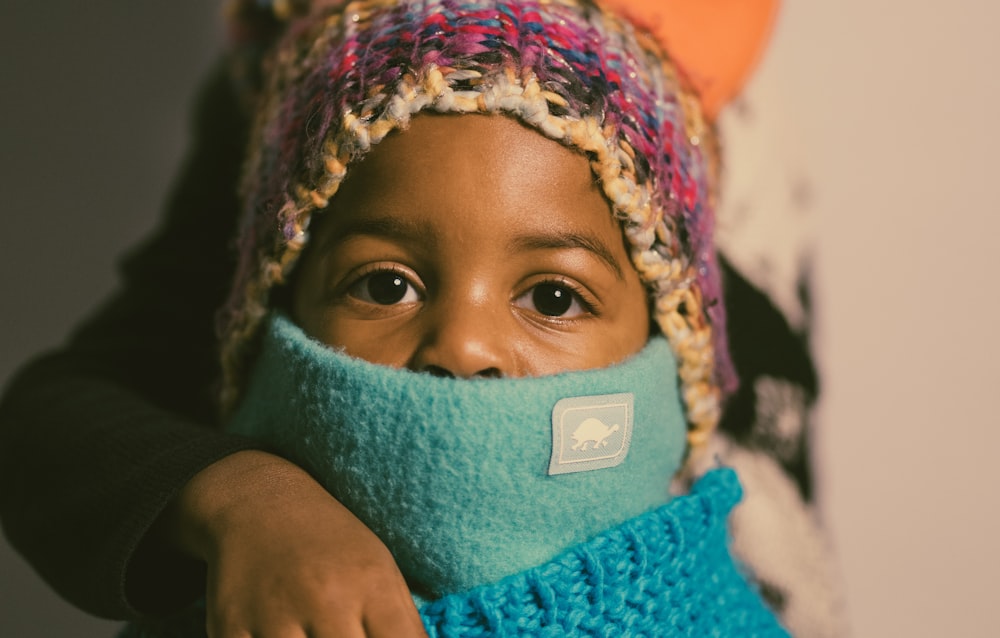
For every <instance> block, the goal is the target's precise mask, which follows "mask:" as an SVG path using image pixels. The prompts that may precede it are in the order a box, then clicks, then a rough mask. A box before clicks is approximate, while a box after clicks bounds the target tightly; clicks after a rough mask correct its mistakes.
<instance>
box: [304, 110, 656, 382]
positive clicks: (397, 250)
mask: <svg viewBox="0 0 1000 638" xmlns="http://www.w3.org/2000/svg"><path fill="white" fill-rule="evenodd" d="M316 222H317V224H316V225H315V226H314V231H315V232H314V234H313V237H312V239H311V240H310V244H309V247H308V249H307V251H306V254H305V255H304V256H303V259H302V262H301V263H300V264H299V267H298V268H299V270H298V271H297V276H296V280H295V284H294V288H293V314H294V316H295V319H296V321H297V322H298V323H299V325H301V326H302V328H303V329H304V330H305V331H306V332H307V333H309V334H310V335H312V336H313V337H315V338H317V339H319V340H321V341H323V342H325V343H328V344H330V345H332V346H337V347H340V348H343V349H344V350H345V351H346V352H347V353H348V354H350V355H353V356H355V357H360V358H362V359H367V360H368V361H372V362H375V363H380V364H385V365H390V366H394V367H406V368H409V369H412V370H417V371H427V372H432V373H435V374H442V375H451V376H456V377H474V376H487V377H490V376H506V377H517V376H535V375H543V374H553V373H556V372H561V371H567V370H583V369H587V368H598V367H604V366H607V365H610V364H612V363H616V362H618V361H621V360H623V359H625V358H627V357H628V356H629V355H631V354H633V353H635V352H638V351H639V350H640V349H641V348H642V347H643V345H644V344H645V343H646V340H647V339H648V336H649V311H648V308H647V302H646V292H645V289H644V288H643V286H642V284H641V282H640V281H639V277H638V274H637V273H636V271H635V270H634V269H633V268H632V266H631V264H630V262H629V259H628V256H627V253H626V251H625V247H624V241H623V238H622V234H621V231H620V229H619V226H618V223H617V222H615V221H614V219H613V218H612V216H611V212H610V207H609V205H608V203H607V201H606V200H605V199H604V197H603V196H602V194H601V192H600V190H599V188H598V186H597V185H595V183H594V180H593V177H592V173H591V171H590V167H589V165H588V161H587V159H586V158H585V157H583V156H582V155H580V154H578V153H576V152H573V151H571V150H569V149H567V148H565V147H563V146H561V145H560V144H558V143H556V142H554V141H552V140H549V139H547V138H545V137H543V136H542V135H541V134H539V133H536V132H534V131H531V130H530V129H527V128H525V127H524V126H522V125H520V124H518V123H516V122H514V121H512V120H510V119H507V118H504V117H500V116H483V115H448V116H440V115H420V116H417V117H415V118H414V120H413V121H412V123H411V126H410V128H409V130H407V131H406V132H403V133H395V134H392V135H390V136H389V137H387V138H386V139H385V140H383V141H382V142H380V143H379V144H377V145H376V146H375V147H374V148H373V149H372V151H371V152H370V153H369V154H368V155H367V156H366V158H365V159H364V160H363V161H362V162H361V163H359V164H358V165H356V166H353V167H352V168H351V170H350V172H349V176H348V178H347V180H346V181H345V182H344V184H343V185H342V186H341V188H340V191H339V192H338V193H337V195H336V197H335V198H334V201H333V203H332V204H331V209H330V210H327V211H325V212H323V213H322V215H321V217H317V219H316Z"/></svg>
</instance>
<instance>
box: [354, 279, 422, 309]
mask: <svg viewBox="0 0 1000 638" xmlns="http://www.w3.org/2000/svg"><path fill="white" fill-rule="evenodd" d="M347 292H348V294H349V295H351V296H352V297H354V298H356V299H360V300H361V301H365V302H368V303H373V304H378V305H380V306H392V305H395V304H399V303H412V302H415V301H420V293H419V292H418V291H417V289H416V287H414V285H413V284H411V283H410V281H409V280H408V279H407V278H406V276H405V275H403V274H401V273H399V272H396V271H394V270H380V271H377V272H373V273H370V274H368V275H365V276H363V277H361V278H360V279H358V280H357V281H356V282H354V283H353V284H351V287H350V288H348V290H347Z"/></svg>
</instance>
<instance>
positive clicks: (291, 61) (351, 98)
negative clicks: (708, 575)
mask: <svg viewBox="0 0 1000 638" xmlns="http://www.w3.org/2000/svg"><path fill="white" fill-rule="evenodd" d="M261 4H268V3H261V2H249V0H247V2H243V3H238V4H237V7H238V8H241V11H240V12H237V15H238V16H243V17H246V16H247V15H252V16H253V15H257V16H259V13H257V12H256V10H255V9H254V7H255V6H256V5H261ZM618 4H620V3H618ZM267 8H268V9H269V10H270V11H271V12H272V13H270V14H268V17H267V20H268V21H270V22H269V23H267V24H265V26H267V27H268V28H272V27H274V26H275V25H277V26H278V27H279V30H280V35H279V37H278V40H277V42H276V43H275V44H274V46H273V48H272V49H271V51H270V53H269V54H268V56H267V57H266V58H265V61H264V65H263V67H262V68H263V78H264V83H263V84H262V88H261V90H260V93H259V94H258V95H257V96H256V107H257V123H256V128H255V131H254V133H253V135H252V138H251V149H250V154H249V157H248V161H247V164H246V167H245V174H244V185H243V198H244V206H245V208H244V223H243V228H242V236H241V243H240V263H239V268H238V272H237V277H236V280H235V283H234V287H233V290H232V293H231V297H230V300H229V304H228V306H227V309H226V313H225V316H224V323H223V366H224V373H225V375H226V377H225V379H224V396H223V402H224V405H228V406H232V405H233V404H234V403H235V401H236V399H237V398H238V395H239V392H240V390H241V385H242V382H243V377H244V375H245V372H246V368H247V366H248V362H249V360H250V358H251V357H252V353H253V349H254V345H253V344H254V342H255V337H256V335H257V333H258V332H259V328H260V326H261V320H262V319H263V317H264V316H265V314H266V313H267V310H268V305H269V296H270V293H271V291H272V290H273V289H274V288H275V286H278V285H280V284H283V283H285V282H286V281H287V278H288V276H289V274H290V273H291V271H292V269H293V268H294V266H295V263H296V260H297V259H298V257H299V256H300V254H301V253H302V250H303V248H304V246H305V244H306V242H307V241H308V238H309V233H308V228H309V224H310V221H311V219H312V217H313V215H314V214H320V215H321V214H325V212H324V211H325V209H326V208H327V206H328V205H329V204H330V201H331V199H332V198H333V196H334V194H335V193H336V192H337V189H338V187H339V186H340V184H341V183H342V181H343V180H344V178H345V176H346V174H347V173H348V172H349V171H350V166H351V165H352V163H354V162H357V161H358V160H359V159H360V158H362V157H363V156H364V155H365V154H366V153H367V152H368V151H369V150H370V149H371V148H372V146H373V145H374V144H377V143H378V142H379V141H380V140H382V139H383V138H384V137H385V136H386V135H387V134H389V133H390V132H392V131H394V130H400V129H405V128H406V127H407V125H408V123H409V121H410V118H411V117H413V116H414V115H415V114H417V113H419V112H421V111H430V112H438V113H494V114H503V115H506V116H508V117H512V118H515V119H517V120H519V121H520V122H522V123H523V124H525V125H527V126H529V127H532V128H534V129H536V130H537V131H538V132H539V133H540V134H542V135H544V136H546V137H548V138H551V139H553V140H556V141H558V142H560V143H562V144H564V145H566V146H568V147H570V148H573V149H576V150H578V151H579V152H581V153H583V154H585V155H586V156H587V157H588V159H589V160H590V166H591V169H592V171H593V173H594V176H595V178H596V179H597V181H598V182H599V185H600V187H601V189H602V191H603V193H604V195H605V197H606V198H607V200H608V202H609V203H610V205H611V208H612V211H613V214H614V216H615V217H616V218H617V219H618V220H620V222H621V225H622V229H623V233H624V236H625V238H626V240H627V246H628V248H629V251H630V256H631V260H632V263H633V265H634V267H635V269H636V270H637V271H638V273H639V276H640V279H641V280H642V282H643V283H644V285H645V286H646V288H647V290H648V291H649V293H650V300H651V302H650V306H651V311H652V315H653V318H654V320H655V322H656V324H657V325H658V326H659V328H660V329H661V330H662V332H663V334H664V335H665V336H666V337H667V339H668V341H669V343H670V345H671V348H672V349H673V352H674V354H675V355H676V357H677V362H678V369H679V376H680V385H681V391H682V397H683V400H684V403H685V407H686V410H687V417H688V421H689V426H690V430H689V442H690V443H691V445H692V446H697V445H699V444H701V443H702V442H704V440H705V439H706V438H707V436H708V435H709V433H710V432H711V431H712V429H713V428H714V427H715V425H716V423H717V422H718V419H719V413H720V401H721V397H722V396H723V394H725V393H726V392H728V391H730V390H731V389H732V388H733V387H734V385H735V374H734V372H733V369H732V365H731V362H730V360H729V355H728V352H727V348H726V339H725V315H724V310H723V307H722V303H721V302H722V298H721V291H720V284H719V272H718V266H717V264H716V258H715V252H714V248H713V244H712V228H713V206H714V195H713V193H714V187H715V186H714V179H715V172H716V169H715V165H714V162H715V150H716V149H715V146H714V137H713V131H712V128H711V127H710V126H709V125H707V124H706V123H705V121H704V120H703V118H702V114H701V110H700V107H699V104H698V100H697V98H696V97H695V95H694V93H693V91H692V90H691V88H690V87H689V86H688V84H687V83H686V81H685V80H684V78H683V76H682V74H681V73H680V72H679V71H678V69H677V67H676V65H675V64H674V63H672V62H671V61H670V59H669V58H668V57H667V55H666V54H665V53H664V52H663V50H662V49H661V48H660V47H659V46H658V45H657V43H656V41H655V40H654V38H652V37H650V36H649V34H648V33H646V32H643V31H639V30H637V29H636V28H634V27H633V26H632V23H630V22H628V21H626V20H625V19H623V18H621V17H619V16H618V15H617V14H615V13H613V12H612V11H611V10H609V9H605V8H602V7H601V6H600V4H599V3H598V2H595V1H592V0H355V1H353V2H346V1H344V0H314V1H313V2H308V1H301V2H294V1H291V0H289V1H285V2H278V1H275V2H273V3H272V4H270V5H269V6H268V7H267ZM283 23H284V26H282V24H283ZM240 24H242V25H243V27H244V29H243V31H241V33H243V34H244V35H245V34H246V29H245V26H246V25H247V24H249V23H248V22H246V21H245V20H244V21H243V22H241V23H240Z"/></svg>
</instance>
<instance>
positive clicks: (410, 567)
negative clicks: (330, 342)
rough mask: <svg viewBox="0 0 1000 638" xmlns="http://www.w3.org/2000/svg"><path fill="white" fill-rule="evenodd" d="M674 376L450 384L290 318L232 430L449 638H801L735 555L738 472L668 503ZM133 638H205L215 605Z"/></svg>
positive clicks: (614, 372) (633, 373)
mask: <svg viewBox="0 0 1000 638" xmlns="http://www.w3.org/2000/svg"><path fill="white" fill-rule="evenodd" d="M674 374H675V372H674V369H673V360H672V357H671V355H670V351H669V349H668V348H667V346H666V344H665V343H663V342H662V341H661V340H659V339H654V340H653V341H651V342H650V344H649V345H648V346H647V347H646V348H645V349H644V350H643V351H642V352H641V353H639V354H638V355H636V356H635V357H633V358H632V359H630V360H629V361H626V362H625V363H624V364H622V365H619V366H615V367H612V368H608V369H605V370H593V371H585V372H574V373H570V374H563V375H557V376H553V377H543V378H533V379H513V380H496V379H491V380H483V381H461V380H452V379H439V378H435V377H431V376H429V375H422V374H416V373H412V372H406V371H402V370H392V369H389V368H385V367H382V366H376V365H372V364H369V363H365V362H363V361H358V360H355V359H351V358H349V357H346V356H344V355H343V354H339V353H336V352H333V351H331V350H330V349H328V348H326V347H325V346H322V345H320V344H318V343H316V342H313V341H311V340H309V339H308V338H307V337H306V336H305V335H304V334H303V333H302V332H301V331H300V330H299V329H298V328H296V327H295V326H294V325H293V324H291V323H290V322H289V321H288V320H287V319H284V318H282V317H273V318H272V319H271V320H270V323H269V326H268V330H267V333H266V336H265V338H264V343H263V350H262V354H261V357H260V359H259V361H258V365H257V368H256V369H255V371H254V374H253V379H252V381H251V384H250V387H249V391H248V393H247V398H246V400H245V402H244V404H243V406H242V407H241V409H240V410H239V412H238V413H237V414H236V416H235V418H234V419H233V421H232V423H231V424H230V427H231V429H233V430H236V431H240V432H245V433H248V434H251V435H253V436H259V437H261V438H264V439H266V440H267V441H270V442H271V443H272V444H273V445H274V446H276V447H277V448H279V449H281V450H283V451H284V453H286V454H287V455H288V456H289V457H290V458H292V459H293V460H295V461H296V462H297V463H300V464H301V465H302V466H303V467H306V468H308V469H309V470H310V471H311V472H313V474H314V476H316V477H317V478H319V479H320V480H321V481H322V482H323V483H324V484H325V485H326V487H327V489H328V490H330V491H331V492H332V493H333V494H334V495H335V496H337V497H338V498H339V499H340V500H341V501H343V502H344V503H345V504H347V505H348V507H350V508H351V509H352V510H353V511H354V512H355V513H356V514H358V515H359V516H360V517H361V518H362V520H364V521H365V522H366V523H367V524H368V525H369V526H370V527H371V528H372V529H373V530H375V531H376V532H377V533H378V534H379V535H380V536H381V537H382V539H383V540H384V541H385V542H386V544H387V545H388V546H389V548H390V549H391V550H392V551H393V553H394V555H395V556H396V560H397V562H398V563H399V565H400V568H401V569H402V570H403V573H404V574H406V576H407V578H408V579H409V580H410V582H411V583H412V584H413V586H414V587H415V588H416V589H417V590H418V591H419V592H421V593H425V595H427V596H429V597H432V598H434V599H433V600H430V601H426V602H425V601H419V600H418V605H419V607H420V616H421V618H422V620H423V622H424V626H425V628H426V629H427V632H428V634H429V636H430V637H431V638H473V637H482V638H487V637H491V638H514V637H525V638H527V637H532V638H546V637H548V638H557V637H558V638H584V637H589V636H615V637H617V636H657V637H664V638H668V637H681V636H720V637H727V638H742V637H744V636H758V637H767V638H771V637H774V638H787V637H788V634H787V633H786V632H785V631H784V630H783V629H782V628H781V626H780V625H779V624H778V622H777V620H776V619H775V617H774V615H773V614H772V613H771V612H770V611H769V610H768V609H767V607H766V606H765V605H764V603H763V601H762V599H761V597H760V595H759V594H758V592H756V591H755V590H754V589H753V588H752V587H751V586H750V585H749V584H748V582H747V580H746V579H745V578H744V577H743V575H742V574H741V573H740V570H739V568H738V566H737V565H736V563H735V562H734V561H733V559H732V557H731V555H730V553H729V547H728V538H727V530H726V518H727V516H728V514H729V512H730V510H731V509H732V508H733V506H734V505H735V504H736V503H737V502H738V501H739V499H740V487H739V482H738V481H737V479H736V475H735V473H734V472H733V471H732V470H729V469H725V468H723V469H717V470H713V471H712V472H709V473H708V474H706V475H705V476H704V477H703V478H701V479H700V480H699V481H698V482H697V483H696V484H695V485H694V487H693V488H692V490H691V493H690V494H686V495H684V496H678V497H676V498H674V499H672V500H670V501H669V502H667V503H666V504H664V502H665V501H667V497H666V494H665V486H666V483H667V481H668V480H669V478H670V477H671V475H672V474H673V473H674V471H675V470H676V468H677V466H678V464H679V463H680V459H681V456H682V450H683V445H684V421H683V419H682V418H681V412H680V402H679V401H678V398H677V395H676V392H675V391H674V390H673V388H674V383H675V380H674ZM630 393H631V395H632V397H631V398H630V397H629V396H628V395H629V394H630ZM595 397H599V398H595ZM626 519H627V520H626ZM331 542H336V541H335V539H331ZM119 638H205V608H204V604H203V603H199V604H197V605H194V606H192V607H190V608H187V609H185V610H183V611H182V612H180V613H178V614H176V615H174V616H171V617H169V618H164V619H152V618H150V619H144V620H143V621H141V622H137V623H132V624H129V625H128V626H126V628H125V630H124V631H123V632H122V633H121V634H120V636H119Z"/></svg>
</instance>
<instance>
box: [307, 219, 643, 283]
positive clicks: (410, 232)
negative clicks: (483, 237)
mask: <svg viewBox="0 0 1000 638" xmlns="http://www.w3.org/2000/svg"><path fill="white" fill-rule="evenodd" d="M334 223H335V225H336V232H335V233H331V234H329V235H327V237H326V238H325V239H326V241H325V242H324V243H326V242H329V241H333V242H336V243H340V242H343V241H345V240H347V239H349V238H351V237H354V236H358V235H370V236H376V237H387V238H391V239H403V240H413V241H419V242H420V243H422V244H424V245H426V246H428V247H430V248H432V249H433V248H434V247H435V246H436V245H437V237H436V236H435V235H434V233H433V232H431V231H430V230H429V229H428V227H427V226H425V225H423V224H420V223H417V222H414V221H411V220H407V219H400V218H399V217H393V216H392V215H384V216H376V217H362V218H360V219H359V218H357V217H354V216H347V217H346V218H345V219H338V220H336V221H335V222H334ZM509 246H510V247H511V248H512V249H513V250H549V249H565V248H570V249H583V250H586V251H587V252H589V253H591V254H593V255H595V256H596V257H597V258H598V259H600V261H601V262H603V263H604V264H605V265H606V266H607V267H608V269H610V270H611V272H612V273H614V275H615V277H617V278H618V279H625V273H624V272H623V271H622V267H621V264H619V263H618V260H617V259H615V256H614V254H613V253H612V252H611V250H610V249H608V247H607V246H606V245H605V244H604V242H602V241H601V240H599V239H597V238H596V237H591V236H589V235H585V234H582V233H576V232H568V231H567V232H560V231H551V232H545V233H533V234H526V235H520V236H518V237H514V238H513V239H512V240H511V241H510V243H509Z"/></svg>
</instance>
